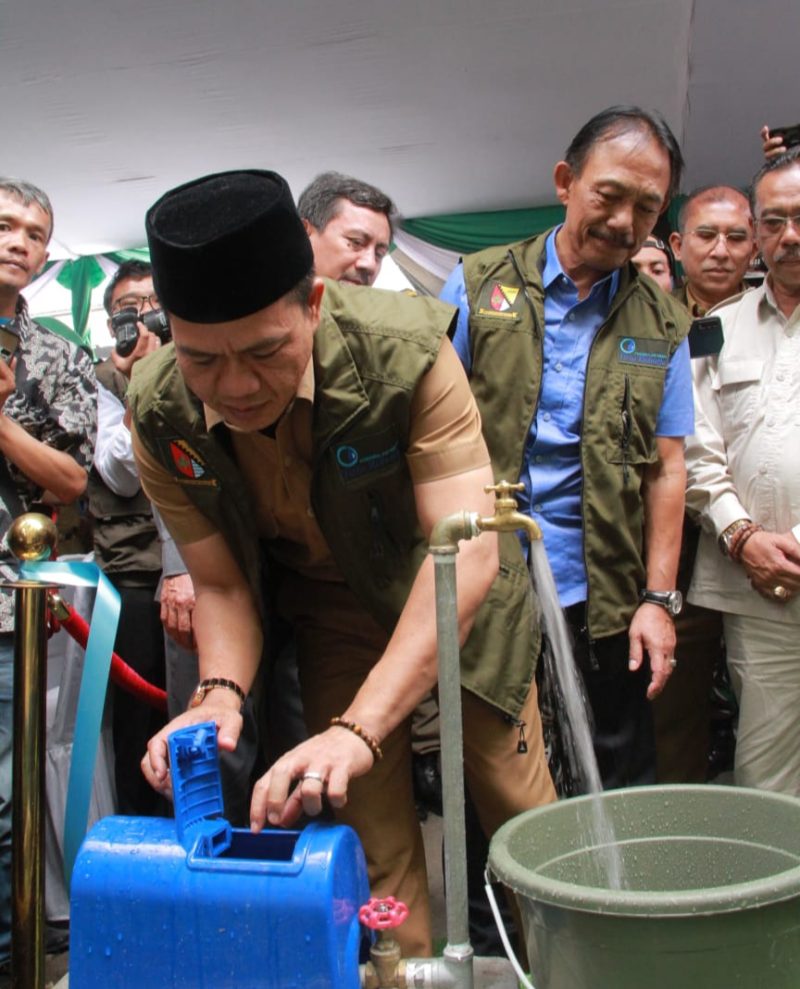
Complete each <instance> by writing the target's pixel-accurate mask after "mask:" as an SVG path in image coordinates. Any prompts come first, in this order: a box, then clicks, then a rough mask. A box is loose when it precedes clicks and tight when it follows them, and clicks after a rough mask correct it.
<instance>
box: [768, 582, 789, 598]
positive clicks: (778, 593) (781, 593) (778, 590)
mask: <svg viewBox="0 0 800 989" xmlns="http://www.w3.org/2000/svg"><path fill="white" fill-rule="evenodd" d="M772 593H773V594H774V595H775V597H776V598H777V599H778V600H779V601H785V600H786V599H787V598H788V597H789V592H788V591H787V590H786V588H785V587H784V586H783V584H778V585H777V586H776V587H774V588H773V590H772Z"/></svg>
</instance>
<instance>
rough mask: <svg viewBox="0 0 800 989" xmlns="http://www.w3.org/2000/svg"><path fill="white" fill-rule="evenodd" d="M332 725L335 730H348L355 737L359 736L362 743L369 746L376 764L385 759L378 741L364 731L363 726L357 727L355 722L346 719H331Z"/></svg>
mask: <svg viewBox="0 0 800 989" xmlns="http://www.w3.org/2000/svg"><path fill="white" fill-rule="evenodd" d="M331 725H332V726H333V727H334V728H346V729H347V730H348V731H351V732H352V733H353V734H354V735H358V737H359V738H360V739H361V741H362V742H363V743H364V744H365V745H367V746H369V750H370V752H371V753H372V755H373V758H374V759H375V762H379V761H380V760H381V759H382V758H383V752H382V751H381V747H380V745H378V740H377V739H376V738H373V737H372V735H370V734H369V733H368V732H366V731H364V729H363V728H362V727H361V725H357V724H356V723H355V721H345V719H344V718H338V717H337V718H331Z"/></svg>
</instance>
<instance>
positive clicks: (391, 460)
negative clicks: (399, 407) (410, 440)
mask: <svg viewBox="0 0 800 989" xmlns="http://www.w3.org/2000/svg"><path fill="white" fill-rule="evenodd" d="M334 455H335V457H336V464H337V466H338V468H339V474H340V475H341V477H342V479H343V480H344V481H354V480H357V479H358V478H359V477H363V476H364V475H365V474H374V473H375V472H376V471H380V470H383V469H384V468H386V467H390V466H391V465H392V464H395V463H397V461H398V460H400V459H401V458H402V455H403V454H402V451H401V450H400V442H399V440H398V439H397V437H396V435H395V434H394V432H393V431H386V430H384V432H382V433H377V434H375V435H373V436H360V437H358V439H355V440H353V441H352V442H351V443H342V444H341V445H340V446H337V447H336V448H335V449H334Z"/></svg>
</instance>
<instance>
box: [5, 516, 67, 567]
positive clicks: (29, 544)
mask: <svg viewBox="0 0 800 989" xmlns="http://www.w3.org/2000/svg"><path fill="white" fill-rule="evenodd" d="M57 541H58V534H57V531H56V527H55V523H54V522H53V520H52V519H49V518H48V517H47V516H46V515H40V514H38V513H37V512H28V513H27V514H25V515H20V517H19V518H17V519H14V521H13V522H12V523H11V528H10V529H9V530H8V548H9V549H10V550H11V552H12V553H13V554H14V556H16V558H17V559H18V560H22V561H23V562H25V563H31V562H34V561H39V560H47V559H49V558H50V556H52V554H53V550H54V549H55V548H56V543H57Z"/></svg>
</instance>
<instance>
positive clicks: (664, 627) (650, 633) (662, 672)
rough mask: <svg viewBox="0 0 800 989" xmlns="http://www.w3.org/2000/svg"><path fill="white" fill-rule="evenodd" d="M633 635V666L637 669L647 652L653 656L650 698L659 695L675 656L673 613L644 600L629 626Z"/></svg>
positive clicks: (670, 671) (631, 655)
mask: <svg viewBox="0 0 800 989" xmlns="http://www.w3.org/2000/svg"><path fill="white" fill-rule="evenodd" d="M628 637H629V639H630V662H629V664H628V668H629V669H630V670H632V671H633V670H638V669H639V667H640V666H641V665H642V662H643V661H644V654H645V652H647V655H648V657H649V659H650V673H651V676H650V685H649V686H648V688H647V699H648V700H652V699H653V698H654V697H657V696H658V695H659V694H660V693H661V691H662V690H663V689H664V687H665V686H666V684H667V680H669V677H670V674H671V673H672V670H673V665H672V664H673V661H674V658H675V641H676V640H675V625H674V623H673V621H672V617H671V615H669V613H668V612H667V610H666V609H665V608H662V607H661V605H658V604H649V603H648V602H644V603H643V604H640V605H639V607H638V609H637V610H636V614H635V615H634V616H633V621H632V622H631V627H630V629H629V630H628Z"/></svg>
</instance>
